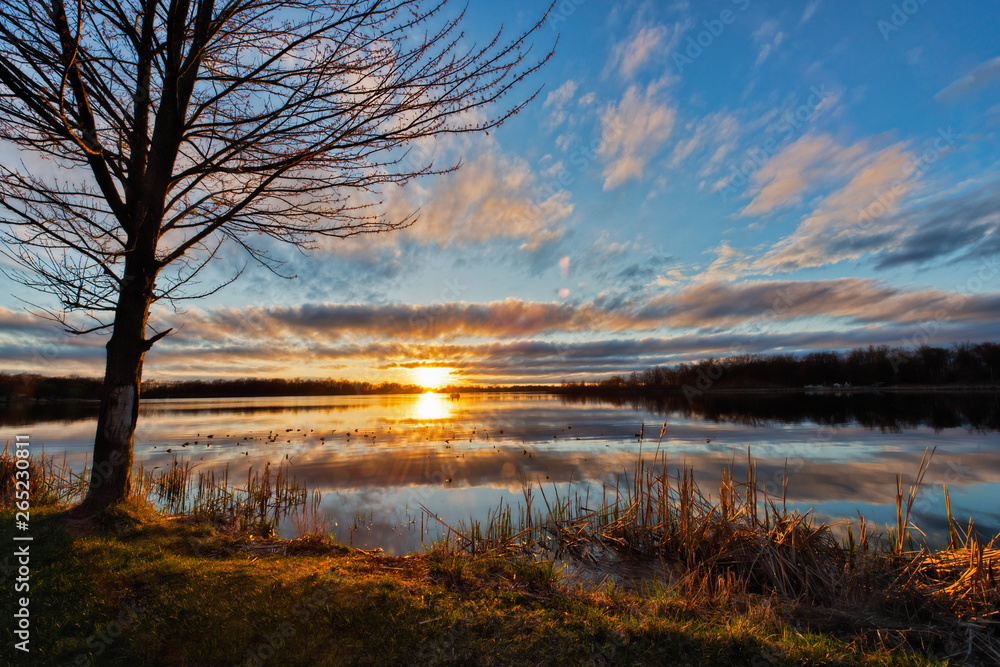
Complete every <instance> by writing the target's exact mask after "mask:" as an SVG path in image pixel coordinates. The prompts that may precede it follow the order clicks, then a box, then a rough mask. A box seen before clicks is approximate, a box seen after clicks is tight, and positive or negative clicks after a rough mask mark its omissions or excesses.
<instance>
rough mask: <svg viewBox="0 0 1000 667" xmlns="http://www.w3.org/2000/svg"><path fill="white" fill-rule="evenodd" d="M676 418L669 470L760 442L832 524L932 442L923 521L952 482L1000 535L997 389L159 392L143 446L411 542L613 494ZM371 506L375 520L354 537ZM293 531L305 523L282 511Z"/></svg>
mask: <svg viewBox="0 0 1000 667" xmlns="http://www.w3.org/2000/svg"><path fill="white" fill-rule="evenodd" d="M664 422H666V423H667V429H666V433H665V435H664V438H663V442H662V445H661V452H665V453H666V455H667V463H668V466H670V468H671V470H673V469H674V468H679V467H680V466H683V465H688V466H691V467H693V468H694V471H695V478H696V480H697V482H698V484H699V485H700V487H701V488H702V490H703V491H704V492H706V494H710V495H712V496H717V491H718V483H719V480H720V478H721V475H722V471H723V469H724V468H725V467H726V466H729V465H730V464H731V463H733V462H734V475H733V476H734V478H735V479H737V480H739V479H741V478H742V479H745V475H746V472H745V471H746V461H747V450H748V448H749V451H750V454H751V455H752V456H753V457H754V459H755V460H756V461H757V465H758V473H757V476H758V482H759V484H760V485H761V486H763V487H764V488H765V489H766V490H767V491H769V492H771V493H777V494H780V489H781V482H782V479H783V477H784V476H785V475H787V480H788V491H787V500H788V505H789V508H796V509H799V510H802V511H805V510H808V509H810V508H812V509H813V510H814V512H815V514H816V516H817V517H818V518H820V519H823V520H826V521H830V522H834V521H840V520H842V519H844V518H851V517H853V518H855V519H856V518H857V513H858V512H861V514H863V515H864V516H865V517H866V518H867V519H869V520H873V521H875V522H877V523H878V524H880V525H886V524H888V523H891V522H893V521H894V516H895V476H896V474H897V473H901V474H903V478H904V483H905V482H906V481H909V480H912V477H913V475H914V474H915V473H916V471H917V468H918V465H919V462H920V458H921V456H922V455H923V453H924V450H925V448H928V447H933V446H935V445H936V446H937V453H936V454H935V456H934V458H933V461H932V465H931V467H930V470H929V472H928V474H927V476H926V478H925V484H924V487H923V488H922V490H921V492H920V494H919V495H918V500H917V503H916V505H915V507H914V513H915V523H916V524H917V525H918V526H919V527H920V528H921V529H922V530H923V531H924V532H925V533H927V534H928V536H929V537H930V538H931V539H932V540H939V539H940V538H941V536H942V535H943V534H944V532H945V531H946V530H947V525H946V521H945V518H944V517H945V511H944V502H943V495H942V485H947V487H948V490H949V493H950V496H951V505H952V512H953V514H954V515H955V516H956V517H957V518H959V519H960V520H962V521H967V520H968V519H969V518H970V517H971V518H973V519H974V520H975V521H976V524H977V526H979V528H980V530H981V531H982V532H984V533H988V534H991V535H992V534H996V533H997V532H1000V431H998V427H1000V406H998V396H997V394H993V393H979V394H950V393H949V394H915V393H905V394H902V393H900V394H893V393H884V394H877V393H854V394H847V395H839V396H838V395H832V394H814V395H810V394H787V393H786V394H760V393H754V394H723V393H718V394H712V393H711V392H709V393H707V394H706V395H705V396H702V397H700V398H698V399H696V400H695V402H694V403H689V402H688V401H687V400H686V399H685V398H684V397H683V396H681V395H664V396H660V397H657V398H636V399H627V398H616V399H601V398H595V397H580V396H559V395H549V394H463V395H462V396H461V397H459V398H457V399H452V398H449V397H448V396H447V395H442V394H423V395H405V396H331V397H280V398H230V399H197V400H180V399H172V400H148V401H144V402H143V404H142V408H141V414H140V419H139V428H138V431H137V432H136V440H135V443H136V445H135V448H136V459H137V460H140V461H142V463H143V464H144V465H145V466H146V467H147V468H152V467H154V466H162V467H166V466H169V465H170V463H171V460H172V459H173V457H174V456H179V457H181V458H186V459H188V460H190V461H191V462H192V463H193V464H196V465H197V466H199V468H200V469H201V470H217V471H221V470H222V469H223V468H225V466H226V465H228V466H229V470H230V477H231V478H236V479H238V478H239V477H240V476H242V475H245V474H246V471H247V468H248V467H249V466H257V467H260V466H263V465H264V463H265V462H268V461H270V462H271V464H272V467H273V466H275V465H277V464H278V463H279V462H282V461H283V462H284V463H285V465H289V466H290V469H291V471H292V474H293V475H294V476H295V477H296V478H297V479H298V480H299V481H300V482H303V483H304V484H305V485H306V486H307V487H308V488H309V489H310V490H314V489H318V490H320V491H321V492H322V493H323V501H322V506H321V514H322V515H323V517H324V518H325V519H326V520H328V521H329V525H330V529H331V531H332V532H334V534H336V535H338V537H339V539H340V540H341V541H343V542H349V541H350V542H352V543H353V544H354V545H355V546H360V547H363V548H372V547H381V548H383V549H385V550H386V551H387V552H390V553H401V552H406V551H412V550H415V549H419V548H420V545H421V539H433V538H434V537H435V536H436V535H437V534H438V531H439V529H440V527H439V525H438V524H437V523H436V522H434V521H429V522H428V521H426V520H424V521H423V522H422V521H421V516H422V510H421V507H422V506H423V507H426V508H427V509H428V510H430V511H431V512H434V513H435V514H437V515H439V516H440V517H441V518H442V519H444V520H446V521H448V522H449V523H452V522H456V523H457V522H459V521H462V520H466V521H468V519H469V518H470V517H472V518H477V519H482V518H484V517H485V516H486V515H487V512H488V510H489V509H490V508H491V507H492V508H495V507H496V506H497V505H498V504H499V503H501V502H503V503H505V504H507V503H511V504H513V505H515V506H516V505H517V503H518V502H519V501H520V500H522V498H523V496H522V489H523V488H524V486H525V485H534V486H535V487H536V493H535V498H536V501H535V502H536V508H537V507H538V505H539V504H541V501H540V495H539V494H538V493H537V487H538V486H539V485H542V486H543V488H544V489H545V490H546V493H548V494H550V497H551V493H552V491H553V490H554V489H553V487H554V488H555V489H558V491H559V493H560V495H561V496H563V497H565V496H564V494H566V493H578V494H579V495H580V496H581V497H584V498H585V497H586V495H587V494H588V493H589V494H590V498H594V499H596V498H599V497H600V495H601V493H602V490H603V488H604V487H605V486H610V487H612V488H613V487H614V486H615V482H616V476H618V475H623V474H624V473H625V472H626V471H628V472H631V470H632V469H633V465H634V463H635V461H636V457H637V455H638V452H639V446H640V443H639V438H638V437H636V434H638V433H639V432H640V428H641V426H642V425H643V424H644V425H645V426H644V436H645V438H644V441H643V443H642V447H643V451H644V452H645V453H647V456H648V453H650V452H652V451H653V450H654V449H655V447H656V442H657V439H658V436H659V433H660V429H661V426H662V424H663V423H664ZM0 423H2V425H3V426H4V428H5V430H6V432H7V434H8V435H7V438H8V439H10V440H12V439H13V435H14V434H15V433H17V434H28V435H30V437H31V443H32V446H33V448H41V447H42V446H44V449H45V453H46V454H61V453H63V452H65V453H66V455H67V458H68V460H69V461H70V462H71V463H72V464H74V465H75V466H77V467H78V468H79V467H82V465H83V463H84V460H85V458H86V457H87V455H88V454H89V453H90V451H91V447H92V442H93V434H94V430H95V427H96V405H94V404H75V405H69V404H60V405H51V404H50V405H43V404H28V405H21V406H14V407H11V408H8V409H6V411H3V412H0ZM275 435H277V437H276V438H275V437H274V436H275ZM209 436H212V437H211V438H209ZM269 436H270V438H269ZM271 439H273V440H274V441H273V442H271V441H270V440H271ZM185 443H187V445H186V446H185ZM168 449H169V450H170V451H169V452H168V451H167V450H168ZM36 451H37V449H36ZM591 506H592V505H591ZM358 516H362V517H364V519H365V520H364V521H362V524H363V525H364V527H363V528H362V529H361V530H359V531H357V532H352V531H351V529H350V527H351V526H352V524H354V523H356V522H355V518H356V517H358ZM453 525H454V524H453ZM281 531H282V533H283V534H285V535H290V534H291V533H293V532H294V528H293V527H292V526H291V525H290V524H288V523H287V522H286V524H283V525H282V526H281Z"/></svg>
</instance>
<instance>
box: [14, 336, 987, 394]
mask: <svg viewBox="0 0 1000 667" xmlns="http://www.w3.org/2000/svg"><path fill="white" fill-rule="evenodd" d="M998 380H1000V344H998V343H959V344H956V345H952V346H951V347H948V348H944V347H930V346H927V345H924V346H922V347H919V348H916V349H906V348H899V347H887V346H885V345H881V346H868V347H859V348H855V349H853V350H850V351H848V352H812V353H810V354H807V355H805V356H800V357H797V356H793V355H791V354H771V355H761V354H743V355H737V356H731V357H726V358H722V359H705V360H703V361H699V362H697V363H691V364H687V363H684V364H679V365H676V366H656V367H654V368H647V369H646V370H643V371H635V372H633V373H631V374H629V375H615V376H612V377H610V378H608V379H606V380H602V381H595V382H578V383H574V382H563V383H562V385H561V386H559V387H547V386H543V385H514V386H512V385H491V386H489V387H482V386H480V387H454V386H450V387H446V388H444V389H441V390H439V391H444V392H446V393H451V392H463V393H465V392H490V391H507V392H510V391H521V392H537V391H552V390H554V391H559V392H561V393H576V392H593V391H597V392H607V391H609V390H612V391H622V390H625V391H642V390H661V389H674V390H680V391H683V392H685V393H686V394H695V395H696V394H698V393H700V392H704V391H707V390H708V389H712V388H723V387H726V388H733V389H750V388H764V389H767V388H802V387H809V386H815V385H819V386H825V387H833V386H835V385H841V386H844V385H851V386H856V387H858V386H867V387H871V386H892V385H947V384H954V385H970V384H994V383H997V381H998ZM101 385H102V381H101V380H100V379H99V378H82V377H46V376H43V375H37V374H28V373H22V374H18V375H14V374H10V373H0V401H10V400H15V399H19V398H34V399H39V400H56V399H97V398H100V396H101ZM425 391H427V390H426V388H424V387H420V386H418V385H412V384H399V383H398V382H382V383H380V384H373V383H371V382H355V381H352V380H345V379H338V380H333V379H330V378H327V379H325V380H298V379H296V380H286V379H280V378H240V379H235V380H211V381H205V380H193V381H179V382H161V381H155V380H154V381H149V382H143V384H142V396H143V398H221V397H226V396H234V397H239V396H334V395H342V394H416V393H423V392H425Z"/></svg>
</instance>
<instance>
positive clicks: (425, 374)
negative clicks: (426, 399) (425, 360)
mask: <svg viewBox="0 0 1000 667" xmlns="http://www.w3.org/2000/svg"><path fill="white" fill-rule="evenodd" d="M413 379H414V381H415V382H416V383H417V384H419V385H420V386H421V387H424V388H425V389H440V388H441V387H443V386H445V385H446V384H448V383H449V382H451V369H450V368H442V367H440V366H420V367H418V368H414V369H413Z"/></svg>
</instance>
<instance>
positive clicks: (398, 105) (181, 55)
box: [0, 0, 552, 513]
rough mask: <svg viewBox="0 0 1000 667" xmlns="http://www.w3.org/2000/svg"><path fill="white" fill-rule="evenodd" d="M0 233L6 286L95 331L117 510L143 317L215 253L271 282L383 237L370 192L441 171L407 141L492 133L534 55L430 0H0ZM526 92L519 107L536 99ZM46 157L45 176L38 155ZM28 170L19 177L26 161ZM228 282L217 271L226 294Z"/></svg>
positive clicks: (98, 496) (144, 342) (153, 337)
mask: <svg viewBox="0 0 1000 667" xmlns="http://www.w3.org/2000/svg"><path fill="white" fill-rule="evenodd" d="M0 6H2V12H0V140H2V141H4V142H7V143H8V145H10V144H13V145H14V146H15V147H16V149H17V150H18V151H19V152H20V155H21V156H22V160H21V164H20V166H11V165H9V164H5V165H2V166H0V174H2V176H0V220H2V222H4V223H6V225H5V227H4V229H5V231H4V232H3V240H4V242H5V244H6V245H7V249H6V251H5V253H6V254H7V256H8V258H10V259H12V260H14V261H15V262H16V263H17V264H18V265H19V269H18V270H17V271H16V272H14V273H13V274H12V275H13V277H14V278H15V279H16V280H18V281H20V282H22V283H24V284H26V285H29V286H31V287H33V288H36V289H38V290H41V291H43V292H47V293H50V294H53V295H55V296H56V297H57V299H58V302H59V307H58V308H53V309H49V310H48V311H46V312H47V313H48V315H49V316H50V317H53V318H55V319H56V320H58V321H59V322H60V323H61V324H62V326H63V327H64V328H65V329H66V330H67V331H69V332H72V333H75V334H85V333H91V332H105V333H107V334H110V337H109V338H108V342H107V366H106V370H105V377H104V384H103V390H102V396H101V408H100V412H99V417H98V424H97V433H96V436H95V441H94V459H93V466H92V468H91V470H92V474H91V480H90V487H89V490H88V493H87V496H86V498H85V500H84V501H83V503H82V505H81V506H80V508H78V510H79V511H80V512H81V513H89V512H93V511H96V510H99V509H101V508H103V507H106V506H108V505H109V504H111V503H114V502H117V501H119V500H121V499H122V498H124V497H126V496H127V494H128V492H129V489H130V485H131V469H132V460H133V457H132V443H133V435H134V431H135V426H136V421H137V418H138V410H139V387H140V380H141V377H142V368H143V356H144V354H145V353H146V351H147V350H149V349H150V347H151V346H152V345H153V344H154V343H155V342H156V341H157V340H159V339H160V338H162V337H163V336H165V335H167V334H168V333H169V330H164V331H156V330H154V328H152V327H151V326H150V324H149V321H148V320H149V313H150V306H151V305H152V304H153V303H155V302H157V301H167V302H171V301H177V300H179V299H186V298H197V297H199V296H205V295H206V294H208V293H211V292H213V291H215V290H218V289H219V288H220V287H221V286H222V285H218V284H216V285H214V286H209V287H208V288H203V289H201V291H197V290H196V289H195V286H196V285H197V283H198V282H199V281H198V278H199V275H200V274H201V272H202V270H203V269H204V267H205V266H206V265H208V264H209V263H210V262H211V261H212V260H213V259H214V258H216V257H218V256H219V252H220V249H221V248H223V247H224V246H225V245H226V244H236V245H237V246H238V247H240V248H242V249H243V250H245V251H246V252H247V253H249V257H250V258H252V260H254V261H256V262H259V263H260V264H263V265H264V266H266V267H268V268H270V269H271V270H275V271H277V270H278V264H277V263H276V262H275V261H274V260H273V258H272V257H271V256H270V255H269V254H268V246H269V245H273V243H272V240H273V241H279V242H284V243H289V244H294V245H297V246H302V247H310V246H311V245H312V244H313V243H314V242H315V241H316V240H317V238H318V237H323V236H329V237H347V236H353V235H357V234H370V233H378V232H386V231H391V230H397V229H400V228H402V227H405V226H407V225H409V224H412V223H413V222H414V220H415V219H416V217H415V214H411V215H407V216H404V217H403V218H400V219H388V218H386V217H384V216H383V215H382V214H381V213H380V212H379V210H378V206H377V204H378V193H379V191H380V189H381V188H382V187H384V186H386V185H387V184H404V183H406V182H407V181H408V180H410V179H412V178H414V177H417V176H424V175H430V174H439V173H444V172H447V171H450V170H451V169H453V168H455V167H456V166H457V165H454V164H451V165H444V166H437V165H434V164H433V163H414V162H413V161H412V160H411V159H410V158H409V156H408V154H407V152H406V150H407V147H408V146H409V145H410V144H411V142H413V141H415V140H418V139H422V138H427V137H434V136H437V135H441V134H444V133H454V132H478V131H484V130H487V129H489V128H492V127H494V126H496V125H499V124H500V123H502V122H503V121H504V120H506V119H507V118H509V117H510V116H511V115H513V114H515V113H517V112H518V111H519V110H520V109H522V108H523V106H524V105H525V104H527V102H528V101H530V99H532V98H533V97H534V95H527V96H522V97H519V98H517V99H516V100H515V101H513V102H511V101H508V100H510V98H511V96H512V92H513V91H514V89H515V87H516V86H517V85H518V84H519V83H521V82H522V81H523V80H524V78H525V77H526V76H528V75H530V74H531V73H533V72H535V71H536V70H537V69H538V68H539V67H541V66H542V64H543V63H544V62H545V61H546V60H548V58H549V57H550V56H551V54H552V51H551V50H549V51H547V52H542V53H539V54H538V55H537V56H535V55H533V54H532V45H531V43H530V41H529V39H530V37H531V36H532V35H533V34H534V33H536V32H537V30H538V29H539V27H540V26H541V25H542V21H544V19H545V16H543V17H542V18H541V20H540V21H539V22H538V23H537V24H535V25H534V26H533V27H532V28H530V29H529V30H527V31H526V32H523V33H520V34H518V35H515V36H513V37H510V38H508V37H505V36H504V34H503V32H502V30H501V31H498V32H497V33H496V35H495V36H494V37H493V38H492V40H490V41H489V42H488V43H486V44H485V45H477V44H473V43H471V42H470V40H469V38H468V37H467V36H466V35H465V34H464V33H463V32H462V24H463V20H464V11H463V12H461V13H459V14H457V15H448V1H447V0H431V1H430V2H428V1H425V0H394V1H392V0H390V1H383V0H355V1H337V0H218V1H215V0H77V2H76V3H71V4H69V5H66V4H65V3H64V1H63V0H47V1H42V0H16V1H14V0H0ZM535 94H537V91H535ZM38 158H42V159H38ZM29 160H30V161H31V162H30V166H29ZM241 271H242V269H239V270H235V271H234V273H233V275H232V276H231V279H230V281H227V282H226V283H224V284H228V282H231V280H235V279H236V278H237V277H238V276H239V274H240V273H241Z"/></svg>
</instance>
